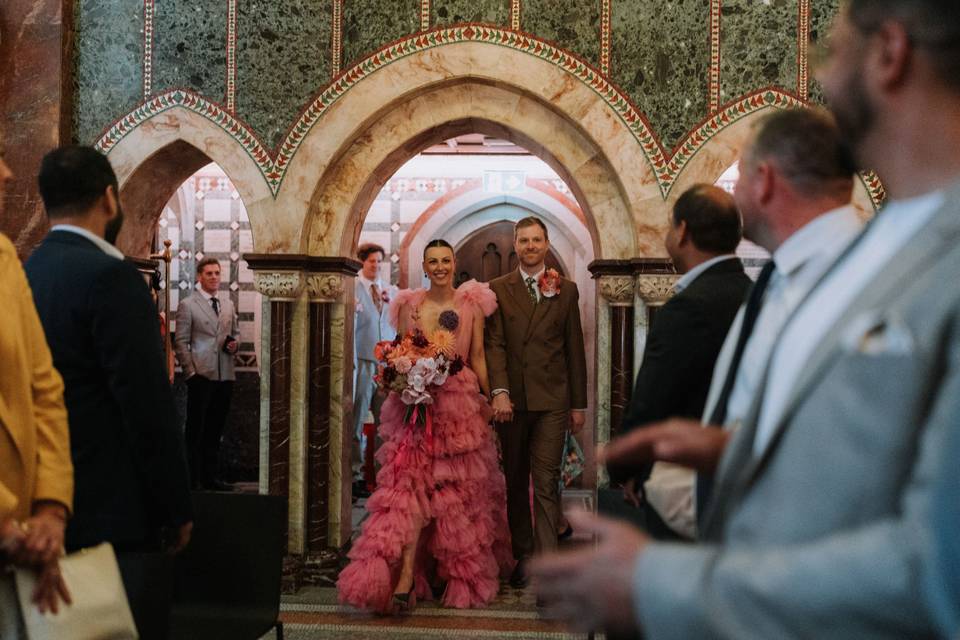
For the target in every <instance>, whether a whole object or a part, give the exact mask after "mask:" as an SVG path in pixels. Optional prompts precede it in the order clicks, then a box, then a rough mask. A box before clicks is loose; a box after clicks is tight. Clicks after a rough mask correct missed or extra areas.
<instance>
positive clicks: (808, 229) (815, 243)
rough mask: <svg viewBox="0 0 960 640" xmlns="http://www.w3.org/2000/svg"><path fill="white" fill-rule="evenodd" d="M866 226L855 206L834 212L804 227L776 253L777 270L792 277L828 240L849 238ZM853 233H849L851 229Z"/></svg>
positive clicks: (837, 209)
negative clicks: (834, 237)
mask: <svg viewBox="0 0 960 640" xmlns="http://www.w3.org/2000/svg"><path fill="white" fill-rule="evenodd" d="M861 226H862V223H861V222H860V219H859V218H858V217H857V211H856V209H854V208H853V205H849V204H848V205H845V206H842V207H837V208H836V209H831V210H830V211H828V212H827V213H824V214H821V215H819V216H817V217H816V218H814V219H813V220H811V221H810V222H808V223H807V224H805V225H803V226H802V227H800V228H799V229H798V230H797V231H795V232H794V233H793V234H791V236H790V237H789V238H787V239H786V240H785V241H784V242H783V244H781V245H780V246H779V247H777V250H776V251H774V252H773V262H774V264H776V265H777V271H778V272H780V273H781V274H783V275H785V276H789V275H790V274H792V273H793V272H794V271H796V270H797V269H799V268H800V267H802V266H803V265H804V264H806V263H807V262H808V261H809V260H810V258H812V257H813V256H815V255H816V254H817V253H819V252H820V250H821V249H822V243H823V241H824V239H825V238H829V237H832V236H836V237H841V236H842V237H844V238H849V237H851V234H853V233H856V230H857V229H859V228H860V227H861ZM848 229H849V230H850V233H847V230H848Z"/></svg>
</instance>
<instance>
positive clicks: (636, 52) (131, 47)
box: [74, 0, 838, 150]
mask: <svg viewBox="0 0 960 640" xmlns="http://www.w3.org/2000/svg"><path fill="white" fill-rule="evenodd" d="M837 5H838V0H768V1H765V2H758V1H757V0H724V1H723V2H721V0H671V1H670V2H665V1H662V0H395V1H392V2H384V1H383V0H323V1H314V0H310V1H308V0H289V1H285V2H267V1H266V0H244V1H242V2H240V1H238V0H227V1H226V2H223V1H222V0H201V1H199V2H187V1H186V0H140V1H139V2H124V1H122V0H97V1H96V2H94V1H93V0H80V3H79V5H78V9H77V34H76V35H77V38H76V42H77V48H76V65H77V79H78V85H77V97H76V101H75V118H74V121H75V127H76V136H77V138H78V139H79V140H80V141H82V142H88V143H90V142H95V141H96V140H97V138H98V137H99V133H100V132H101V131H103V130H104V129H105V128H106V127H108V126H109V125H111V124H112V123H113V122H115V121H117V120H118V119H120V118H121V117H123V116H124V115H125V114H127V113H129V112H130V111H131V110H132V109H133V108H134V107H136V106H137V103H138V101H139V100H141V99H143V98H144V97H145V96H156V95H159V94H161V93H163V92H165V91H168V90H169V89H171V88H176V87H182V88H188V89H191V90H193V91H195V92H196V93H197V94H199V95H200V96H202V97H203V98H205V99H207V100H210V101H211V102H213V103H216V105H218V106H219V107H221V108H223V109H224V111H225V112H226V113H228V114H229V115H231V116H232V117H235V118H237V119H238V120H239V121H241V122H244V123H247V124H248V125H249V126H250V127H251V129H252V130H253V132H254V133H255V134H256V136H257V137H258V138H259V139H260V140H261V141H263V143H264V145H265V146H266V147H267V148H271V149H272V148H275V147H277V145H279V144H280V143H281V142H282V141H283V137H284V134H285V133H286V131H287V130H288V129H289V127H290V126H291V125H292V124H293V123H294V122H295V121H296V119H297V116H298V114H299V112H300V111H301V110H302V109H303V108H304V107H305V106H306V105H307V103H308V102H309V100H310V98H311V96H314V95H316V94H318V93H319V92H320V90H322V89H323V88H324V87H326V86H328V85H329V84H330V82H331V80H332V79H333V78H334V77H335V76H336V75H337V74H338V73H339V72H340V71H341V70H346V69H349V68H350V66H351V65H353V64H355V63H356V62H358V61H360V60H362V59H364V58H365V57H366V56H369V55H371V54H373V53H374V52H376V51H377V50H379V49H381V48H383V47H384V46H386V45H388V44H390V43H393V42H396V41H397V40H400V39H402V38H404V37H410V36H412V35H415V34H416V33H417V32H418V31H422V30H425V29H438V28H442V27H449V26H451V25H455V24H462V23H464V22H483V23H486V24H492V25H497V26H498V27H499V28H502V29H512V30H518V31H521V32H523V33H529V34H532V35H534V36H536V37H538V38H541V39H543V40H545V41H549V42H552V43H555V44H556V45H557V46H559V47H560V48H561V49H563V50H565V51H568V52H570V53H572V54H574V55H576V56H577V57H579V58H581V59H583V60H585V61H586V62H587V63H588V64H590V65H591V66H592V67H594V68H595V69H597V70H599V71H600V72H601V73H603V74H604V75H605V76H606V77H607V78H608V79H609V80H611V81H612V82H614V83H615V84H616V85H617V86H618V87H619V88H620V89H621V90H622V91H623V93H624V94H625V97H626V98H627V99H628V100H629V101H630V102H631V103H633V104H634V105H635V106H636V107H637V109H638V110H639V111H640V112H641V113H643V114H644V115H645V116H646V118H647V120H648V121H649V122H650V124H651V127H652V130H653V132H654V134H655V135H656V136H657V137H658V139H659V140H660V141H661V143H662V145H663V146H664V147H665V148H666V149H668V150H669V149H673V148H674V147H676V146H677V145H678V144H679V143H680V142H681V141H682V140H683V139H684V137H685V136H686V134H687V133H689V132H690V131H692V130H693V129H695V128H696V127H697V125H698V124H699V123H701V122H703V121H704V120H706V119H707V118H708V117H711V116H713V115H715V114H716V113H718V112H719V110H720V109H721V108H722V107H723V105H724V104H727V103H730V102H732V101H734V100H736V99H738V98H740V97H742V96H744V95H746V94H748V93H751V92H754V91H756V90H757V89H761V88H766V87H776V88H779V89H780V90H782V91H783V92H786V93H788V94H790V95H791V96H797V97H798V98H799V99H801V100H805V99H807V96H808V84H810V86H809V95H810V97H811V98H812V99H814V100H816V99H817V98H818V96H819V93H818V89H817V87H816V86H814V85H813V84H812V80H809V79H808V77H807V76H808V72H807V57H806V56H807V40H808V38H809V40H810V41H811V42H815V41H816V40H818V39H819V38H822V37H823V34H824V31H825V26H826V23H827V22H828V20H829V18H830V17H831V16H832V15H833V14H834V13H835V12H836V9H837Z"/></svg>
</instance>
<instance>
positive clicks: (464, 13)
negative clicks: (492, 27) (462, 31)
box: [431, 0, 510, 26]
mask: <svg viewBox="0 0 960 640" xmlns="http://www.w3.org/2000/svg"><path fill="white" fill-rule="evenodd" d="M431 5H432V7H431V8H432V9H433V25H435V26H444V25H449V24H455V23H458V22H486V23H489V24H498V25H509V24H510V0H434V2H432V3H431Z"/></svg>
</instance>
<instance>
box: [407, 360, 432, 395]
mask: <svg viewBox="0 0 960 640" xmlns="http://www.w3.org/2000/svg"><path fill="white" fill-rule="evenodd" d="M436 376H437V361H436V360H434V359H433V358H420V359H419V360H417V361H416V362H415V363H414V365H413V367H411V368H410V372H409V373H408V374H407V384H408V385H410V386H411V387H413V389H414V390H416V391H418V392H420V393H423V392H424V391H425V390H426V388H427V386H428V385H431V384H434V378H435V377H436Z"/></svg>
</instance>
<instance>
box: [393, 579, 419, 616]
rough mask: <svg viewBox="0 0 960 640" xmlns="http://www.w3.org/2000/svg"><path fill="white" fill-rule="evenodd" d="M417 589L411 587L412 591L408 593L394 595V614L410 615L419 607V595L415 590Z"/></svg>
mask: <svg viewBox="0 0 960 640" xmlns="http://www.w3.org/2000/svg"><path fill="white" fill-rule="evenodd" d="M414 589H415V587H414V586H413V585H410V591H408V592H407V593H394V594H393V611H394V613H410V612H411V611H413V610H414V609H415V608H416V606H417V594H416V591H415V590H414Z"/></svg>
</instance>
